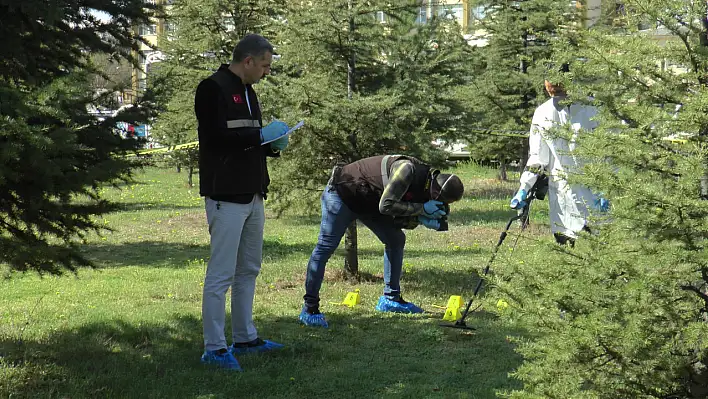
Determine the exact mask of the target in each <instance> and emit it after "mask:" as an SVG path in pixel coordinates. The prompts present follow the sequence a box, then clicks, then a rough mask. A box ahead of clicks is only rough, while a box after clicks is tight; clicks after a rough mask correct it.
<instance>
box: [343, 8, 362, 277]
mask: <svg viewBox="0 0 708 399" xmlns="http://www.w3.org/2000/svg"><path fill="white" fill-rule="evenodd" d="M348 7H349V12H350V14H349V43H350V45H351V44H352V43H353V41H354V30H355V29H356V24H355V23H354V14H353V13H354V5H353V3H352V0H349V2H348ZM355 72H356V55H355V54H354V53H353V51H352V52H351V53H350V55H349V58H348V60H347V98H349V99H350V100H351V99H352V97H353V96H354V90H356V80H355V79H356V74H355ZM350 141H351V142H352V146H355V147H356V136H355V135H354V134H352V137H350ZM355 150H356V148H355ZM344 251H345V254H344V275H345V276H346V277H348V278H356V277H358V276H359V254H358V246H357V232H356V220H355V221H354V222H352V224H350V225H349V227H347V231H346V233H345V234H344Z"/></svg>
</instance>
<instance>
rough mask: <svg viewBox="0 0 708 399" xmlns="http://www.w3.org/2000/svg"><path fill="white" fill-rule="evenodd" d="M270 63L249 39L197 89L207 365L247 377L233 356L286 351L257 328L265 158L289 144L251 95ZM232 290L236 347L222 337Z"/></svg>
mask: <svg viewBox="0 0 708 399" xmlns="http://www.w3.org/2000/svg"><path fill="white" fill-rule="evenodd" d="M272 57H273V47H272V46H271V44H270V43H268V41H267V40H266V39H265V38H263V37H262V36H259V35H248V36H246V37H244V38H243V39H242V40H241V41H240V42H239V43H238V44H237V45H236V48H235V49H234V52H233V58H232V61H231V63H230V64H228V65H226V64H225V65H222V66H221V67H220V68H219V70H218V71H217V72H216V73H214V74H213V75H211V76H210V77H209V78H207V79H205V80H203V81H202V82H201V83H200V84H199V86H198V87H197V92H196V95H195V100H194V110H195V113H196V116H197V121H198V123H199V178H200V182H199V188H200V193H201V195H203V196H204V197H205V203H206V214H207V221H208V223H209V234H210V236H211V240H210V242H211V257H210V258H209V264H208V266H207V270H206V276H205V278H204V292H203V300H202V319H203V323H204V354H203V355H202V362H203V363H207V364H215V365H218V366H221V367H223V368H227V369H231V370H241V368H240V366H239V364H238V361H237V360H236V358H235V356H234V355H235V354H239V353H248V352H259V351H265V350H273V349H279V348H282V345H280V344H277V343H274V342H271V341H264V340H262V339H261V338H259V337H258V332H257V331H256V327H255V325H254V324H253V298H254V293H255V287H256V277H257V276H258V273H259V272H260V267H261V256H262V251H263V226H264V222H265V216H264V210H263V200H264V198H265V196H266V193H267V192H268V184H269V178H268V169H267V165H266V157H269V156H270V157H277V156H278V155H279V151H280V150H283V149H285V147H286V146H287V144H288V137H287V136H285V135H284V133H285V132H287V130H288V126H287V125H286V124H285V123H283V122H280V121H274V122H272V123H270V124H269V125H267V126H265V127H263V128H261V126H262V117H261V110H260V106H259V104H258V97H257V96H256V93H255V92H254V91H253V87H252V85H253V84H255V83H257V82H258V81H259V80H260V79H261V78H263V77H264V76H266V75H268V74H269V73H270V64H271V60H272ZM274 139H275V140H274ZM273 140H274V141H273ZM264 142H266V143H267V142H270V143H268V144H264ZM229 287H231V330H232V335H233V340H234V343H233V345H231V346H227V343H226V338H225V335H224V323H225V306H226V298H225V296H226V292H227V291H228V289H229Z"/></svg>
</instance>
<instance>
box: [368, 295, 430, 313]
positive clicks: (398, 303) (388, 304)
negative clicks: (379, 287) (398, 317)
mask: <svg viewBox="0 0 708 399" xmlns="http://www.w3.org/2000/svg"><path fill="white" fill-rule="evenodd" d="M376 310H378V311H379V312H392V313H423V309H421V308H419V307H418V306H416V305H414V304H413V303H410V302H406V301H404V300H403V298H401V299H399V300H393V299H389V298H386V296H385V295H381V297H380V298H379V303H377V304H376Z"/></svg>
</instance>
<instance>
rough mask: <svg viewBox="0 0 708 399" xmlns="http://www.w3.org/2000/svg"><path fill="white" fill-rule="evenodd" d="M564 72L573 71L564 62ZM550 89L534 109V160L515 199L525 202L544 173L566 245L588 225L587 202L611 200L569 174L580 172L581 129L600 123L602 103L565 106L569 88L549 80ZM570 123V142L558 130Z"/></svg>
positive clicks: (555, 224)
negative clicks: (575, 181) (573, 180)
mask: <svg viewBox="0 0 708 399" xmlns="http://www.w3.org/2000/svg"><path fill="white" fill-rule="evenodd" d="M561 72H568V66H567V65H564V66H563V67H562V69H561ZM544 84H545V89H546V91H547V92H548V94H549V95H550V96H551V98H550V99H549V100H548V101H546V102H545V103H543V104H541V105H540V106H539V107H538V108H537V109H536V111H535V112H534V114H533V120H532V122H531V132H530V135H529V159H528V161H527V163H526V168H525V169H524V172H523V173H522V174H521V179H520V185H519V190H518V191H517V192H516V195H514V198H512V200H511V204H510V206H511V207H512V208H513V209H521V208H523V207H524V206H525V205H526V200H527V195H528V192H529V190H530V189H531V187H533V185H534V183H535V182H536V179H538V178H539V175H543V174H545V175H547V176H548V178H549V179H548V181H549V182H548V201H549V216H550V219H551V231H552V232H553V236H554V237H555V239H556V242H558V243H559V244H561V245H565V244H570V245H571V246H573V245H574V244H575V239H576V238H577V234H578V233H579V232H580V231H581V230H588V227H587V221H588V216H589V212H588V206H592V207H596V208H598V209H599V210H601V211H606V210H607V209H608V207H609V203H608V202H607V201H606V200H605V199H603V198H600V197H597V196H595V195H594V194H593V193H592V192H591V191H590V189H588V188H587V187H585V186H582V185H579V184H570V183H569V182H568V180H567V176H568V174H571V173H579V172H580V169H581V167H582V164H581V162H580V160H579V159H578V158H577V157H576V156H575V155H574V154H573V151H574V150H575V147H576V143H575V139H576V138H577V136H578V134H582V132H589V131H592V130H593V129H595V127H597V122H596V121H595V120H594V117H595V116H596V115H597V112H598V110H597V108H595V107H593V106H588V105H582V104H570V105H566V104H564V103H565V100H566V92H565V90H564V88H563V87H562V86H561V85H559V84H553V83H551V82H549V81H548V80H546V81H545V82H544ZM567 125H570V127H571V128H572V130H573V132H574V134H573V137H572V139H571V140H570V141H568V140H566V139H565V138H562V137H555V136H554V135H553V134H552V130H553V129H559V128H561V127H562V126H567Z"/></svg>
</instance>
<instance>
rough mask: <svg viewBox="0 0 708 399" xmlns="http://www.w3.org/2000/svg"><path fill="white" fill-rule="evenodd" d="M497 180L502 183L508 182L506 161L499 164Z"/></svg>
mask: <svg viewBox="0 0 708 399" xmlns="http://www.w3.org/2000/svg"><path fill="white" fill-rule="evenodd" d="M497 178H498V179H499V180H501V181H506V180H507V175H506V161H505V160H501V161H500V162H499V174H497Z"/></svg>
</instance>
